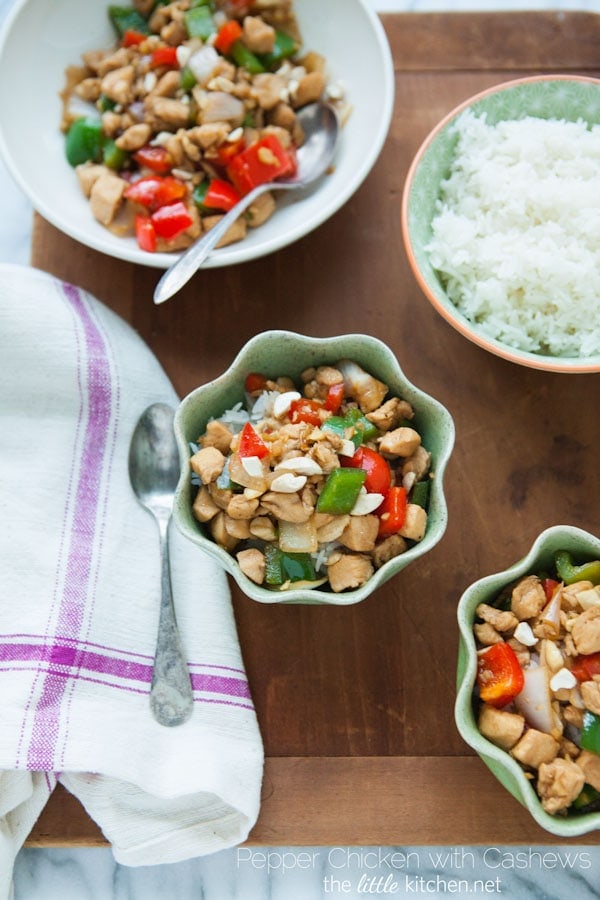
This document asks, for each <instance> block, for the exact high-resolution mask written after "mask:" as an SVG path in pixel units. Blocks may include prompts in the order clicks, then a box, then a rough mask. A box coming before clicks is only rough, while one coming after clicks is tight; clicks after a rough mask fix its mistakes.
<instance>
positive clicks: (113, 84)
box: [102, 66, 135, 106]
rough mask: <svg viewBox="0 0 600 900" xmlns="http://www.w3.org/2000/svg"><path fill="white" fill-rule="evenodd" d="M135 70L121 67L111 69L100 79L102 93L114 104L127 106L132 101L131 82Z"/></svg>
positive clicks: (131, 67)
mask: <svg viewBox="0 0 600 900" xmlns="http://www.w3.org/2000/svg"><path fill="white" fill-rule="evenodd" d="M134 79H135V69H134V68H133V66H123V67H122V68H120V69H113V70H112V71H110V72H107V74H106V75H105V76H104V78H103V79H102V93H103V94H105V95H106V96H107V97H108V98H109V99H110V100H114V101H115V103H120V104H121V105H122V106H127V105H128V104H129V103H131V102H132V101H133V82H134Z"/></svg>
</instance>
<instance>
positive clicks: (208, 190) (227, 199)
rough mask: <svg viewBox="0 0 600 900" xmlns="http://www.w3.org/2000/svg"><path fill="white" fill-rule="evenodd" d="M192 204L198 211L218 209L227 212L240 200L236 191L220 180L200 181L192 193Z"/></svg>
mask: <svg viewBox="0 0 600 900" xmlns="http://www.w3.org/2000/svg"><path fill="white" fill-rule="evenodd" d="M193 198H194V203H195V204H196V206H198V207H199V208H200V209H220V210H223V212H228V210H230V209H232V208H233V207H234V206H235V204H236V203H238V202H239V200H240V195H239V194H238V192H237V191H236V189H235V188H234V187H233V186H232V185H231V184H230V183H229V182H228V181H224V180H223V179H222V178H212V179H211V180H210V181H201V182H200V184H199V185H198V187H197V188H196V189H195V190H194V193H193Z"/></svg>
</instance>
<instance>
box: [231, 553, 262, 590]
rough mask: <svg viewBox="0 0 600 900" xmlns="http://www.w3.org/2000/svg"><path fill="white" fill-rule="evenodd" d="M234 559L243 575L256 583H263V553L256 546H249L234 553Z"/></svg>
mask: <svg viewBox="0 0 600 900" xmlns="http://www.w3.org/2000/svg"><path fill="white" fill-rule="evenodd" d="M236 559H237V561H238V563H239V566H240V569H241V570H242V572H243V573H244V575H247V577H248V578H250V580H251V581H254V582H255V583H256V584H262V583H263V581H264V579H265V569H266V559H265V555H264V553H261V551H260V550H258V549H257V548H256V547H251V548H250V549H248V550H240V552H239V553H236Z"/></svg>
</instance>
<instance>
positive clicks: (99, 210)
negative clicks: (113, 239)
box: [90, 169, 127, 225]
mask: <svg viewBox="0 0 600 900" xmlns="http://www.w3.org/2000/svg"><path fill="white" fill-rule="evenodd" d="M126 187H127V184H126V182H125V181H123V179H122V178H119V176H118V175H117V174H116V173H115V172H111V171H110V170H109V169H105V170H104V172H103V173H102V174H101V175H100V177H99V178H97V179H96V180H95V181H94V183H93V185H92V189H91V191H90V209H91V211H92V214H93V216H94V218H96V219H97V220H98V222H100V223H101V224H102V225H110V223H111V222H112V220H113V219H114V217H115V216H116V214H117V212H118V211H119V209H120V208H121V204H122V202H123V194H124V192H125V188H126Z"/></svg>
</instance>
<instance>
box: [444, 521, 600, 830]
mask: <svg viewBox="0 0 600 900" xmlns="http://www.w3.org/2000/svg"><path fill="white" fill-rule="evenodd" d="M563 545H564V546H565V549H568V550H570V552H572V553H574V554H575V553H581V554H589V555H590V556H595V555H598V554H600V538H598V537H596V536H595V535H593V534H591V533H590V532H588V531H584V530H583V529H581V528H578V527H576V526H573V525H553V526H551V527H550V528H547V529H546V530H545V531H542V532H541V534H539V535H538V537H537V538H536V539H535V541H534V542H533V544H532V546H531V548H530V550H529V551H528V553H527V554H526V555H525V556H524V557H523V558H522V559H520V560H519V561H518V562H516V563H514V565H512V566H510V567H509V568H507V569H504V570H502V571H500V572H496V573H495V574H493V575H486V576H485V577H483V578H480V579H478V580H477V581H475V582H473V583H472V584H471V585H469V587H468V588H467V589H466V590H465V592H464V593H463V595H462V596H461V598H460V600H459V603H458V607H457V620H458V626H459V632H460V640H461V644H462V649H463V650H464V652H465V655H466V664H465V665H464V669H463V667H462V666H461V659H460V653H459V666H458V671H457V682H458V684H457V695H456V703H455V707H454V718H455V722H456V727H457V728H458V731H459V733H460V735H461V737H462V738H463V740H464V741H465V742H466V743H467V744H468V745H469V746H470V747H472V748H473V749H474V750H476V751H477V753H478V754H479V755H480V756H482V757H484V758H487V759H488V760H490V761H491V762H492V766H490V768H491V770H492V772H493V773H494V775H495V776H496V778H498V779H499V780H502V779H501V778H500V777H499V775H498V772H497V771H495V768H494V766H497V768H498V770H499V771H504V772H507V773H509V774H510V775H511V776H512V778H513V779H514V781H515V782H516V783H517V784H518V786H519V788H520V797H517V799H518V800H520V802H521V803H522V804H523V805H524V806H525V807H526V808H527V809H528V810H529V812H530V813H531V815H532V816H533V818H534V819H535V820H536V822H537V823H538V824H539V825H541V826H542V828H544V829H545V830H546V831H549V832H550V833H552V834H557V835H560V836H562V837H574V836H576V835H580V834H585V833H587V832H589V831H594V830H596V829H600V812H595V813H584V814H582V815H577V816H576V815H575V814H574V815H573V816H569V817H568V818H563V817H560V816H552V815H550V814H549V813H547V812H546V811H545V810H544V808H543V807H542V804H541V802H540V800H539V799H538V797H537V794H536V793H535V790H534V789H533V787H532V785H531V782H530V781H529V780H528V779H527V778H526V777H525V774H524V772H523V769H522V768H521V766H520V765H519V763H518V762H517V761H516V760H515V759H513V757H511V756H510V755H509V754H508V753H507V752H506V751H504V750H502V749H501V748H500V747H497V746H496V745H495V744H493V743H492V742H491V741H488V740H487V738H485V737H483V735H482V734H481V732H480V731H479V729H478V728H477V724H476V722H475V719H474V717H473V712H472V693H473V686H474V684H475V679H476V672H477V648H476V645H475V638H474V636H473V620H474V612H475V609H474V604H475V603H481V602H483V599H482V597H481V593H480V592H481V590H482V589H484V590H485V592H486V593H487V594H488V596H493V595H495V594H496V593H497V592H498V591H500V590H501V589H502V588H503V587H505V586H506V585H507V584H510V582H511V581H514V580H515V579H516V578H519V577H521V576H522V575H526V574H528V573H530V572H531V571H533V570H534V569H535V567H536V562H537V561H538V560H539V559H540V557H543V556H544V554H545V553H550V552H552V551H553V550H554V549H558V547H559V546H563ZM551 548H552V550H551ZM463 662H464V660H463ZM484 761H485V760H484ZM486 764H487V763H486Z"/></svg>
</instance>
